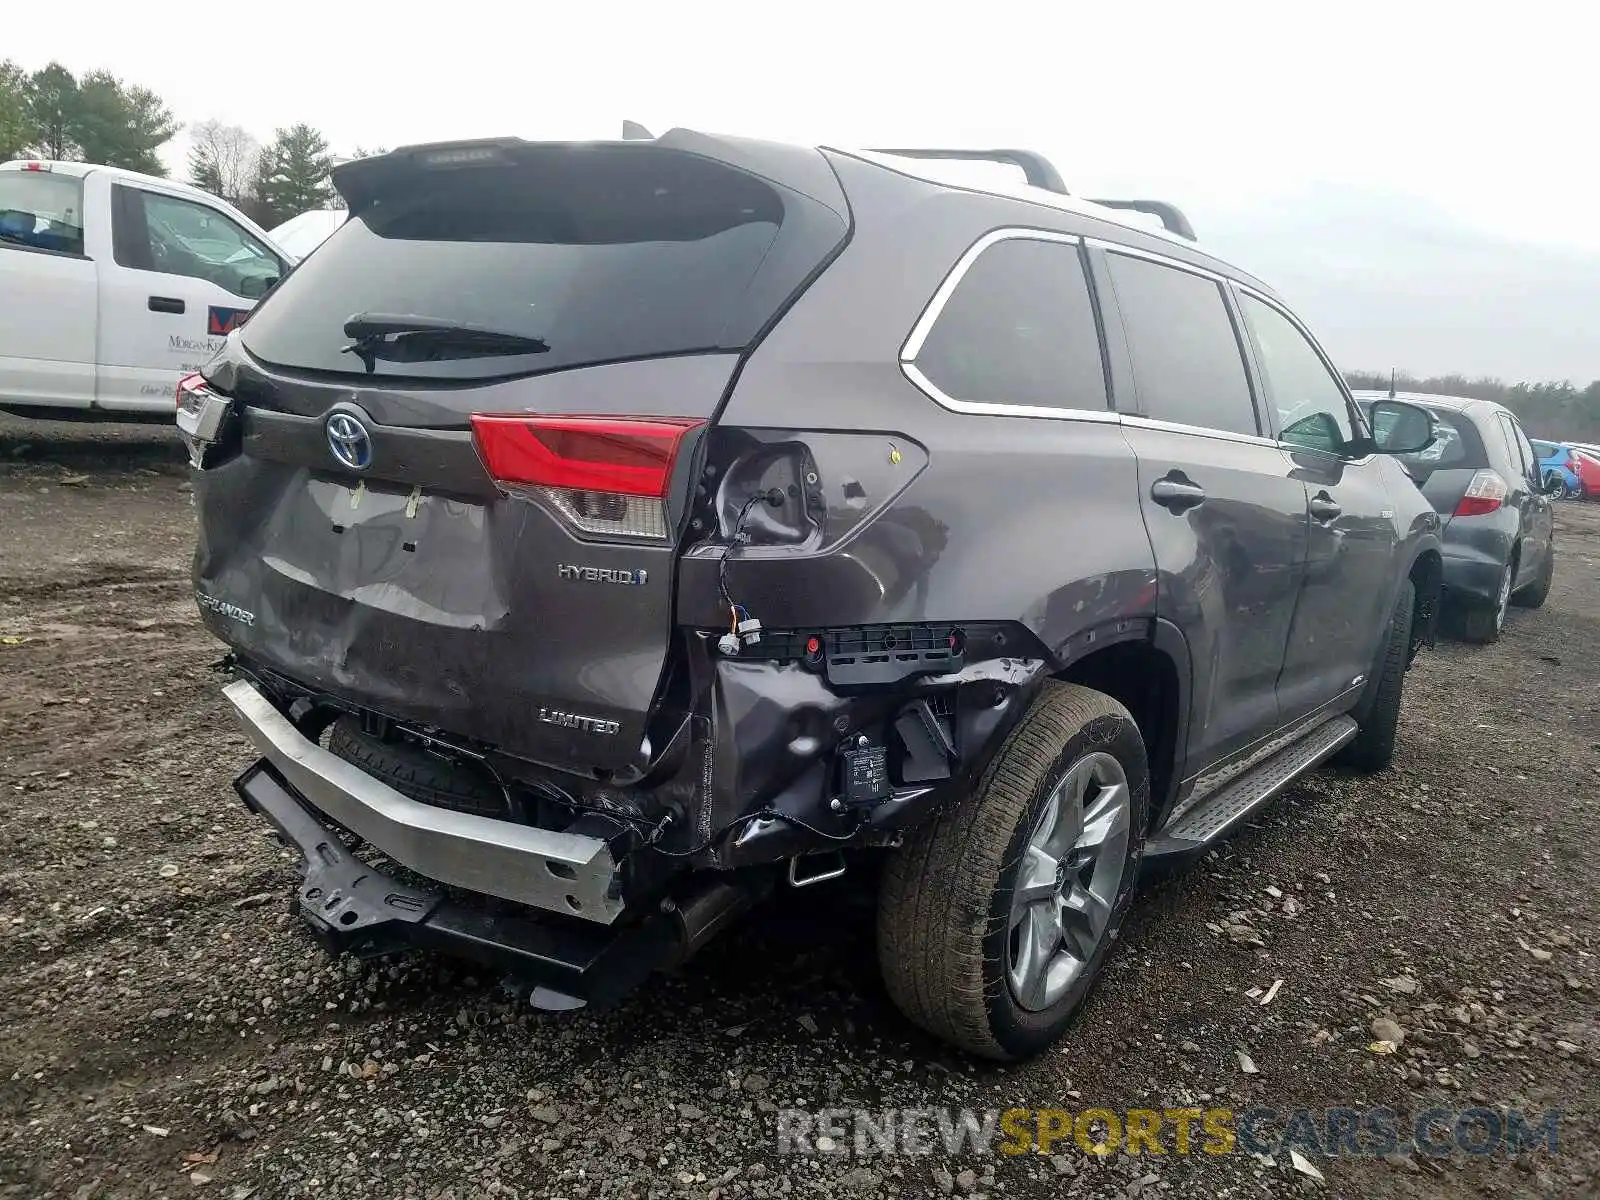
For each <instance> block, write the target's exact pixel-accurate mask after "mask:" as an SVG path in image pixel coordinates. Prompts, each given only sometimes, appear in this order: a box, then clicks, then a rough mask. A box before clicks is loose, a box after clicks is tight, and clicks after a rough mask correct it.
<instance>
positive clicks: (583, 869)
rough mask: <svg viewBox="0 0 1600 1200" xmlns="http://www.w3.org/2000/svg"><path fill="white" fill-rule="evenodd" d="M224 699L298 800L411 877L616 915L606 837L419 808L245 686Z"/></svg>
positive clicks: (586, 914)
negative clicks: (323, 744)
mask: <svg viewBox="0 0 1600 1200" xmlns="http://www.w3.org/2000/svg"><path fill="white" fill-rule="evenodd" d="M223 694H224V695H225V696H226V697H227V698H228V701H229V703H231V704H232V705H233V709H234V712H235V714H236V715H237V716H238V718H239V722H240V724H241V725H242V726H243V728H244V732H245V734H246V736H248V737H249V738H250V740H251V741H252V742H253V743H254V744H255V747H256V749H257V750H259V751H260V752H261V754H262V755H263V756H264V758H265V760H266V761H267V762H268V763H270V764H271V765H272V767H273V769H274V771H275V772H276V773H277V774H278V775H279V776H280V777H281V778H282V779H283V780H284V781H285V782H286V783H287V784H288V785H289V786H290V787H292V788H293V789H294V791H295V794H296V795H298V796H300V797H303V798H304V800H305V801H306V802H307V803H309V804H310V805H312V806H313V807H314V808H315V809H316V810H318V811H319V812H321V813H322V814H323V815H324V816H326V817H327V818H328V819H330V820H332V821H333V822H334V823H336V824H338V825H339V826H341V827H343V828H345V829H348V830H350V832H352V833H354V834H356V835H357V836H358V837H360V838H361V839H362V840H363V841H366V842H369V843H371V844H372V845H373V846H375V847H376V848H377V849H378V850H380V851H382V852H383V853H384V854H386V855H387V856H389V857H390V858H392V859H394V860H395V861H396V862H398V863H401V864H403V865H404V866H406V867H409V868H410V869H411V870H413V871H415V872H416V873H417V874H419V875H425V876H427V877H428V878H429V879H432V880H437V881H438V882H439V883H441V884H445V885H448V886H451V887H459V888H464V889H466V890H468V891H472V892H479V893H482V894H483V895H486V896H495V897H498V898H499V899H502V900H510V901H513V902H514V903H517V904H525V905H529V906H531V907H533V908H541V909H546V910H548V911H550V912H556V913H563V914H569V915H572V916H576V917H581V918H583V919H585V920H587V921H593V922H598V923H601V924H609V923H611V922H612V921H614V920H615V919H616V918H617V916H618V915H619V914H620V913H621V912H622V909H623V897H622V887H621V875H620V871H619V869H618V864H617V861H616V859H615V858H614V857H613V854H612V850H611V845H610V843H609V842H607V841H606V840H605V839H603V838H599V837H594V836H588V835H584V834H577V833H571V832H563V831H557V830H550V829H537V828H533V827H530V826H527V825H519V824H515V823H513V822H510V821H497V820H493V819H491V818H488V817H480V816H474V815H473V814H471V813H461V812H452V811H449V810H447V809H441V808H435V807H433V806H431V805H427V804H419V803H418V802H417V801H415V800H412V799H410V798H408V797H406V796H403V795H401V794H400V793H399V792H397V791H396V790H395V789H394V788H392V787H390V786H388V785H387V784H385V783H383V782H381V781H380V780H377V779H374V778H373V777H372V776H371V775H368V774H367V773H366V772H365V771H362V770H361V769H359V768H358V767H356V766H353V765H352V764H350V763H348V762H346V761H345V760H344V759H342V758H339V757H338V756H337V755H334V754H332V753H330V752H329V751H327V750H325V749H323V748H322V747H321V746H319V745H317V744H316V743H315V742H313V741H312V740H311V739H310V738H307V737H306V736H305V735H304V734H302V733H301V732H300V731H299V730H298V729H296V728H295V727H294V725H293V724H292V723H291V722H290V721H289V719H288V718H287V717H285V716H284V715H283V714H282V713H280V712H279V711H278V710H277V709H276V708H275V707H274V706H273V704H272V702H271V701H270V700H268V699H267V697H266V696H264V695H262V694H261V692H260V691H259V690H257V688H256V686H255V685H254V684H253V683H251V682H250V681H248V680H243V679H241V680H236V681H235V682H233V683H230V684H229V685H228V686H227V687H225V688H224V689H223ZM248 799H249V798H248V797H246V800H247V802H248Z"/></svg>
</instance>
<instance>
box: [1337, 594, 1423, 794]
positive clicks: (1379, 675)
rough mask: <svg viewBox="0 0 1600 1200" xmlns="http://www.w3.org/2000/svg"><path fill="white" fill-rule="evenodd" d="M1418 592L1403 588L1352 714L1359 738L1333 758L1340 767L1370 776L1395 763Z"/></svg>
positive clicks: (1354, 739)
mask: <svg viewBox="0 0 1600 1200" xmlns="http://www.w3.org/2000/svg"><path fill="white" fill-rule="evenodd" d="M1416 607H1417V589H1416V586H1415V585H1414V584H1413V583H1412V582H1411V581H1410V580H1409V579H1407V580H1403V581H1402V582H1401V584H1400V594H1399V595H1398V596H1397V597H1395V602H1394V612H1393V613H1392V614H1391V615H1390V617H1389V632H1388V634H1387V636H1386V637H1385V638H1384V641H1383V646H1382V648H1381V649H1380V650H1379V652H1378V661H1377V662H1376V663H1374V664H1373V668H1372V676H1371V678H1370V679H1368V680H1367V687H1366V690H1365V691H1363V692H1362V693H1361V700H1360V701H1359V702H1358V703H1357V704H1356V707H1355V708H1354V710H1352V712H1351V714H1350V715H1351V716H1352V717H1354V718H1355V720H1356V725H1357V730H1356V736H1355V737H1354V738H1352V739H1351V740H1350V741H1348V742H1346V743H1345V744H1344V745H1343V746H1342V747H1341V748H1340V750H1339V752H1338V753H1337V754H1335V755H1334V756H1333V763H1334V765H1336V766H1341V767H1346V768H1348V769H1349V770H1352V771H1357V772H1360V773H1361V774H1363V775H1370V774H1372V773H1374V772H1377V771H1382V770H1386V769H1387V768H1388V766H1389V764H1390V763H1392V762H1394V743H1395V733H1396V730H1397V729H1398V727H1399V724H1400V697H1401V693H1402V692H1403V691H1404V690H1405V684H1406V667H1407V665H1408V663H1409V661H1410V658H1411V626H1412V622H1413V621H1415V620H1416Z"/></svg>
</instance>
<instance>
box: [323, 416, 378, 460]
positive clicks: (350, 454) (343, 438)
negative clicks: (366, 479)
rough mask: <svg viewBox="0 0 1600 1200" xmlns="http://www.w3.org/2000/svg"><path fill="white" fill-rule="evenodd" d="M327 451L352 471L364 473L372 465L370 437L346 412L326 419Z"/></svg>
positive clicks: (365, 429) (362, 426) (364, 427)
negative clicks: (330, 451) (331, 452)
mask: <svg viewBox="0 0 1600 1200" xmlns="http://www.w3.org/2000/svg"><path fill="white" fill-rule="evenodd" d="M328 449H330V450H332V451H333V456H334V458H336V459H338V460H339V462H340V463H341V464H343V465H344V466H347V467H349V468H350V469H351V470H352V471H365V470H366V469H367V468H368V467H370V466H371V465H372V435H371V434H370V433H368V432H367V427H366V426H365V425H363V424H362V423H361V422H360V421H359V420H357V419H356V418H355V417H354V416H352V415H351V414H349V413H347V412H336V413H334V414H333V415H332V416H331V417H329V418H328Z"/></svg>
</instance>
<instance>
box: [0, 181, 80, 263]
mask: <svg viewBox="0 0 1600 1200" xmlns="http://www.w3.org/2000/svg"><path fill="white" fill-rule="evenodd" d="M0 245H3V246H25V247H27V248H28V249H30V250H52V251H55V252H56V253H58V254H82V253H83V180H82V179H81V178H80V177H78V176H76V175H57V174H55V173H54V172H53V171H0Z"/></svg>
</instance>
